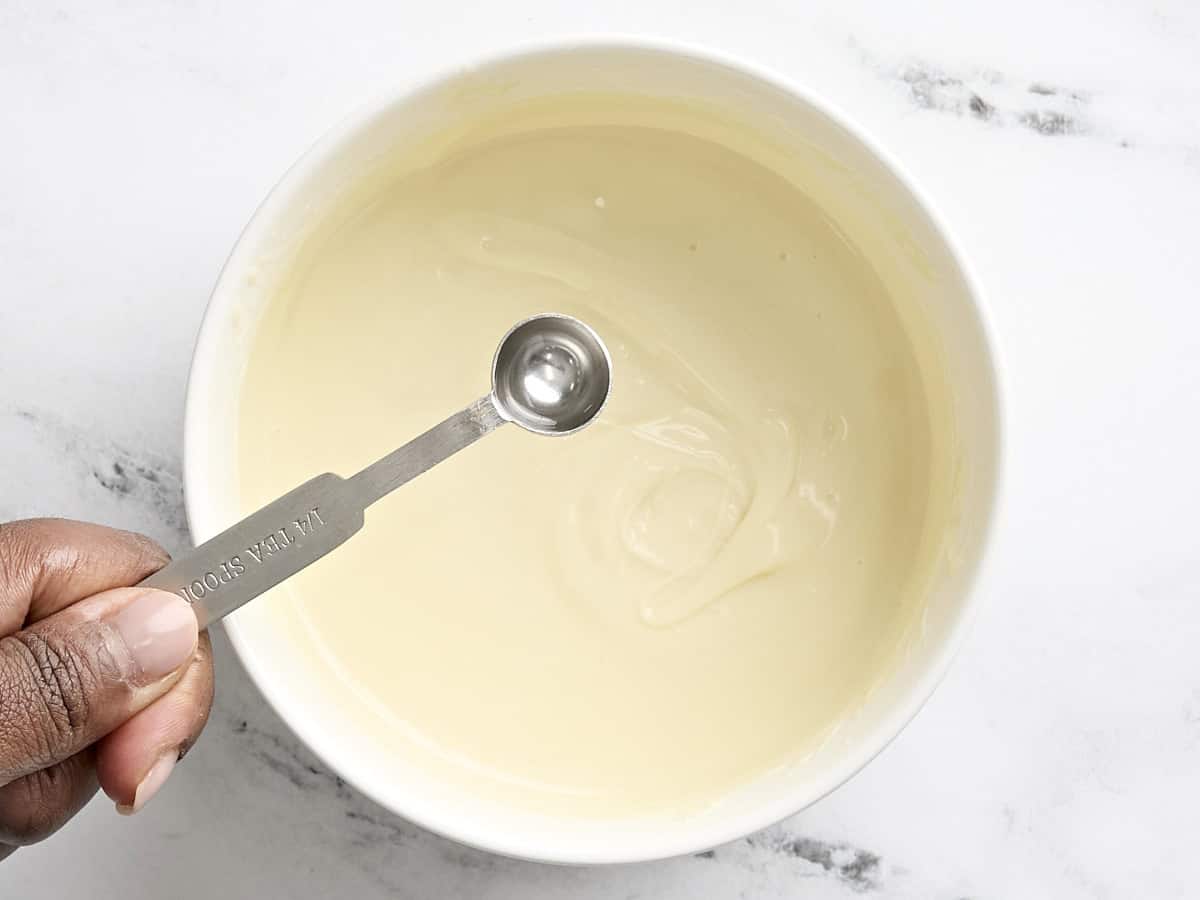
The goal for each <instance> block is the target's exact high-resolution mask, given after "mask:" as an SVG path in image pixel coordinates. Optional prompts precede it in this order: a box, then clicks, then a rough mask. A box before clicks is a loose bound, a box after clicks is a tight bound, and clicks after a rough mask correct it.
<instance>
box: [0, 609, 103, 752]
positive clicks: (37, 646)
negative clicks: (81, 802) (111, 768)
mask: <svg viewBox="0 0 1200 900" xmlns="http://www.w3.org/2000/svg"><path fill="white" fill-rule="evenodd" d="M0 650H2V651H3V652H2V653H0V671H3V673H4V674H3V676H0V677H2V678H3V681H2V682H0V706H2V711H3V720H4V721H5V722H6V723H9V722H15V723H18V724H17V725H16V727H17V728H18V729H21V730H22V731H23V733H24V741H25V744H26V755H27V756H28V758H29V762H30V763H31V764H35V765H36V764H37V763H39V762H41V763H46V762H49V761H50V760H51V759H53V758H54V757H55V756H56V755H58V754H57V751H59V748H62V747H64V746H72V745H73V743H74V742H75V741H76V740H77V739H78V737H79V735H81V734H82V733H84V732H86V730H87V727H88V723H89V720H90V718H91V713H92V709H91V701H90V697H91V695H92V693H93V690H94V688H95V685H96V683H97V680H98V678H97V673H96V672H95V671H94V670H93V668H92V667H91V666H90V665H89V664H88V662H87V661H86V660H85V659H84V658H83V657H82V656H81V655H80V654H79V652H78V651H77V650H76V649H75V648H73V647H71V646H69V645H68V644H65V643H63V642H61V641H60V640H58V639H56V638H54V637H52V636H50V637H48V636H46V635H43V634H41V633H39V632H36V631H23V632H18V633H17V634H14V635H11V636H9V637H7V638H4V639H3V640H0Z"/></svg>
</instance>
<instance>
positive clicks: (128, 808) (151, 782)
mask: <svg viewBox="0 0 1200 900" xmlns="http://www.w3.org/2000/svg"><path fill="white" fill-rule="evenodd" d="M181 602H182V601H181ZM178 761H179V753H178V752H177V751H175V750H171V751H170V752H168V753H164V754H163V755H162V756H160V757H159V758H158V762H156V763H155V764H154V765H153V766H151V767H150V771H149V772H147V773H146V777H145V778H143V779H142V781H141V784H139V785H138V786H137V790H136V791H134V793H133V802H132V803H118V804H117V812H119V813H120V814H121V815H123V816H132V815H133V814H134V813H135V812H138V811H140V810H141V808H142V807H143V806H145V805H146V804H147V803H149V802H150V798H151V797H153V796H154V795H155V794H157V793H158V789H159V788H160V787H162V786H163V783H164V782H165V781H166V780H167V776H168V775H170V774H171V770H172V769H174V768H175V763H177V762H178Z"/></svg>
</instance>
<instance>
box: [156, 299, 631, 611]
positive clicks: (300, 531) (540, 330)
mask: <svg viewBox="0 0 1200 900" xmlns="http://www.w3.org/2000/svg"><path fill="white" fill-rule="evenodd" d="M611 369H612V360H611V358H610V357H609V355H608V349H607V348H606V347H605V346H604V342H603V341H601V340H600V337H599V336H598V335H597V334H596V333H595V332H594V331H592V329H591V328H589V327H588V326H587V325H585V324H583V323H582V322H580V321H579V320H578V319H573V318H571V317H570V316H562V315H557V314H554V313H547V314H544V315H540V316H534V317H533V318H530V319H526V320H525V321H523V322H519V323H517V324H516V325H515V326H513V328H512V329H511V330H510V331H509V332H508V334H506V335H505V336H504V338H503V340H501V341H500V346H499V348H498V349H497V350H496V355H495V357H494V358H493V360H492V391H491V393H490V394H488V395H487V396H486V397H483V398H481V399H479V400H476V401H475V402H474V403H472V404H471V405H470V406H468V407H467V408H466V409H464V410H462V411H461V412H458V413H455V414H454V415H452V416H451V417H450V418H448V419H446V421H444V422H442V423H441V424H440V425H435V426H434V427H433V428H431V429H429V430H428V431H427V432H425V433H424V434H423V435H421V436H420V437H418V438H414V439H413V440H411V441H409V442H408V443H407V444H405V445H404V446H403V447H400V448H399V449H397V450H393V451H392V452H391V453H389V454H388V455H387V456H385V457H383V459H380V460H379V461H377V462H375V463H372V464H371V465H369V466H367V467H366V468H365V469H363V470H362V471H361V472H359V473H358V474H357V475H355V476H353V477H351V478H342V477H340V476H338V475H334V474H333V473H331V472H326V473H325V474H324V475H318V476H317V477H316V478H313V479H312V480H310V481H306V482H305V483H304V484H302V485H300V487H298V488H296V489H295V490H292V491H289V492H288V493H286V494H284V495H283V496H282V497H280V498H279V499H278V500H275V501H273V502H271V503H269V504H267V505H266V506H264V507H263V508H262V509H260V510H259V511H258V512H256V513H253V514H251V515H250V516H247V517H246V518H245V519H242V521H240V522H238V523H237V524H236V525H234V526H233V527H231V528H229V529H228V530H226V531H223V532H221V533H220V534H218V535H217V536H216V537H214V538H213V539H212V540H209V541H205V542H204V543H203V544H201V545H200V546H199V547H197V548H196V549H194V550H192V551H191V552H190V553H187V554H185V555H184V556H181V557H179V558H178V559H175V560H172V561H171V562H170V563H169V564H168V565H167V566H166V567H164V568H162V569H160V570H159V571H157V572H155V573H154V574H153V575H151V576H150V577H149V578H147V579H146V580H145V581H143V582H141V585H143V586H145V587H154V588H160V589H162V590H167V591H174V592H175V593H176V594H179V595H180V596H181V597H183V598H184V599H185V600H187V601H188V602H189V603H191V604H192V607H193V608H194V609H195V611H196V617H197V618H198V619H199V621H200V627H201V628H204V627H206V626H208V625H210V624H212V623H213V622H215V621H217V620H218V619H221V618H223V617H224V616H226V615H228V614H229V613H231V612H233V611H234V610H235V609H237V608H238V607H239V606H241V605H242V604H243V603H246V602H248V601H250V600H252V599H254V598H255V597H257V596H258V595H259V594H261V593H262V592H263V591H265V590H267V589H268V588H272V587H274V586H275V585H277V584H279V582H281V581H283V580H284V579H285V578H288V577H289V576H291V575H294V574H295V573H296V572H299V571H300V570H301V569H303V568H304V567H305V566H307V565H308V564H309V563H311V562H314V561H315V560H317V559H320V558H321V557H322V556H324V555H325V554H326V553H328V552H329V551H330V550H332V549H333V548H334V547H337V546H338V545H339V544H341V543H342V542H344V541H345V540H346V539H347V538H349V537H350V536H351V535H352V534H354V533H355V532H356V531H358V530H359V529H360V528H362V526H363V511H364V510H365V509H366V508H367V507H368V506H370V505H371V504H372V503H374V502H375V501H376V500H378V499H379V498H380V497H383V496H385V495H386V494H389V493H391V492H392V491H394V490H395V489H396V488H398V487H400V485H402V484H404V483H405V482H407V481H410V480H412V479H413V478H416V477H417V476H418V475H420V474H421V473H422V472H424V471H426V470H427V469H430V468H432V467H433V466H435V465H437V464H438V463H440V462H441V461H442V460H444V459H446V458H447V457H449V456H451V455H453V454H455V453H457V452H458V451H459V450H462V449H463V448H464V447H466V446H468V445H470V444H473V443H475V441H477V440H479V439H480V438H481V437H483V436H484V435H485V434H487V433H488V432H490V431H494V430H495V429H497V428H499V427H500V426H501V425H503V424H504V423H505V422H514V423H516V424H517V425H520V426H521V427H522V428H524V429H526V430H527V431H532V432H535V433H536V434H571V433H572V432H576V431H578V430H579V429H581V428H583V427H584V426H585V425H587V424H588V423H589V422H591V421H592V419H594V418H595V417H596V414H597V413H598V412H600V409H601V408H602V407H603V406H604V402H605V401H606V400H607V399H608V391H609V385H610V371H611ZM435 374H436V373H435Z"/></svg>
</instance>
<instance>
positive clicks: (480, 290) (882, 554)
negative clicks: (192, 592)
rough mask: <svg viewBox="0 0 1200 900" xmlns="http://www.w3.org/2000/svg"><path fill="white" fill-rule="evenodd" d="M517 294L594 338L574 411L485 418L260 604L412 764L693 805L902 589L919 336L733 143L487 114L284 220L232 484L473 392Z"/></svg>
mask: <svg viewBox="0 0 1200 900" xmlns="http://www.w3.org/2000/svg"><path fill="white" fill-rule="evenodd" d="M542 311H559V312H565V313H569V314H572V315H576V316H578V317H580V318H581V319H583V320H584V321H586V322H588V323H589V324H591V325H592V326H593V327H595V328H596V329H597V330H598V331H599V332H600V334H601V335H602V336H603V337H604V339H605V340H606V342H607V343H608V345H609V348H610V350H611V352H612V354H613V361H614V369H613V378H614V380H613V394H612V398H611V401H610V405H609V407H608V408H607V409H606V410H605V412H604V414H603V415H602V416H601V418H600V419H599V420H598V421H597V422H596V423H595V424H594V425H592V426H591V427H590V428H589V429H588V430H586V431H584V432H582V433H580V434H579V435H576V436H572V437H569V438H544V437H537V436H533V435H530V434H526V433H523V432H520V431H518V430H517V429H516V428H514V427H507V428H505V429H502V430H501V431H500V432H498V433H497V434H496V435H494V436H490V437H488V438H487V439H486V440H485V441H484V442H482V443H481V444H479V445H478V446H477V447H473V448H471V449H469V450H467V451H465V452H464V453H463V454H461V455H459V456H456V457H454V458H453V459H452V460H450V461H449V462H447V463H445V464H443V465H442V466H439V467H438V468H436V469H434V470H433V471H431V472H430V473H428V474H427V475H425V476H422V477H421V478H420V479H418V480H417V481H415V482H413V483H411V484H409V485H407V486H405V487H404V488H402V489H401V490H400V491H399V492H397V493H396V494H394V495H392V496H391V497H389V498H387V499H385V500H383V501H382V502H380V503H379V504H377V505H376V506H375V507H373V508H372V509H371V510H369V511H368V515H367V524H366V528H365V529H364V531H363V532H362V533H361V534H360V535H358V536H356V537H355V538H354V539H353V540H352V541H351V542H350V543H349V544H347V545H346V546H345V547H343V548H342V549H340V550H338V551H337V552H336V553H334V554H332V555H331V556H330V557H328V558H327V559H325V560H323V561H322V562H321V563H319V564H318V565H315V566H313V567H312V568H310V569H309V570H306V571H305V572H304V573H302V574H301V575H300V576H298V577H297V578H296V579H294V580H293V582H291V583H289V584H288V585H286V586H285V587H284V588H283V589H282V590H280V591H277V592H275V593H274V594H273V595H272V596H271V597H270V598H269V599H267V600H264V601H262V602H264V603H268V604H273V605H274V607H273V609H274V612H273V615H276V616H277V617H278V621H279V628H280V630H281V631H284V632H285V633H288V634H290V635H291V638H292V639H293V640H294V641H296V642H298V643H299V644H301V645H302V646H307V647H310V648H311V654H312V666H313V667H314V668H315V669H318V670H320V669H323V670H324V671H325V672H327V677H328V678H329V679H338V680H340V681H341V683H342V684H343V685H344V704H345V708H346V709H347V710H348V711H349V714H351V715H353V716H355V717H356V722H358V723H359V724H358V726H356V727H361V729H362V730H364V731H366V732H368V733H370V734H372V735H374V736H375V739H376V740H377V742H378V743H379V744H380V745H381V746H384V747H386V748H387V749H388V751H389V752H392V753H394V754H396V757H397V758H398V759H403V760H405V761H406V762H409V763H415V764H417V765H418V766H420V767H421V768H423V769H424V770H426V771H428V772H429V773H431V775H432V777H435V778H440V779H443V780H444V781H445V782H446V783H447V784H453V785H458V786H459V787H461V788H462V789H463V790H468V791H471V792H474V793H476V794H480V793H487V794H490V795H494V796H496V797H497V798H499V799H500V800H502V801H503V802H505V803H510V804H514V805H517V806H520V807H522V808H526V809H532V810H547V811H553V812H562V811H563V810H567V811H569V812H572V813H576V814H579V815H610V814H627V813H630V812H639V811H659V812H661V811H663V810H667V809H677V810H686V809H689V808H695V807H697V806H698V805H703V804H706V803H710V802H712V801H714V800H716V799H717V798H719V797H720V796H721V795H722V794H723V793H725V792H726V791H728V790H730V789H732V788H733V787H735V786H737V785H738V784H740V783H742V782H744V781H745V780H747V779H749V778H752V777H753V776H755V775H757V774H760V773H762V772H763V771H765V770H766V769H768V768H770V767H774V766H778V765H783V764H788V763H796V762H797V761H799V760H802V759H803V757H804V756H805V754H807V753H809V752H811V751H812V750H813V748H814V747H815V746H817V744H818V743H819V742H820V741H821V740H823V739H824V737H825V736H827V735H828V734H829V733H830V732H831V731H832V730H834V729H835V728H836V726H837V723H838V722H839V720H840V719H841V718H842V717H843V716H846V715H848V714H851V713H853V711H854V709H855V708H856V706H857V704H858V703H859V702H860V701H861V699H862V697H863V695H864V694H865V693H866V692H867V691H868V690H869V689H870V687H871V686H872V684H874V683H875V682H876V681H877V680H878V679H879V678H880V677H881V676H882V675H883V673H884V672H885V671H886V668H887V666H888V665H890V664H891V661H892V659H893V657H894V654H895V653H896V651H897V649H898V648H899V647H900V646H901V644H902V642H903V636H904V634H905V632H906V630H907V629H908V628H909V626H910V625H911V623H912V622H913V621H914V618H915V617H916V615H917V613H918V610H919V604H918V602H917V600H916V597H917V596H918V594H919V585H920V583H921V581H922V578H923V577H924V574H923V573H924V572H925V570H926V568H927V567H928V565H929V561H928V560H926V559H923V558H922V556H921V552H919V547H920V546H921V536H922V534H923V532H924V531H925V529H926V528H927V527H928V526H927V523H926V521H925V517H926V502H927V498H928V492H929V479H930V472H929V468H930V462H929V461H930V451H929V443H930V433H931V424H930V421H929V414H928V411H927V409H926V404H925V400H924V394H923V390H922V384H921V378H920V366H919V364H918V360H917V359H916V358H915V356H914V352H913V350H912V346H913V344H912V342H910V341H909V340H908V337H907V336H906V334H905V331H904V328H903V327H902V326H901V324H900V322H899V320H898V319H897V316H896V314H895V313H894V311H893V306H892V304H891V302H890V299H889V297H888V295H887V292H886V291H885V289H884V288H883V286H882V285H881V284H880V283H879V282H878V281H877V279H876V278H875V276H874V274H873V273H872V271H871V269H870V267H869V266H868V265H867V264H866V263H865V262H864V260H863V259H862V258H861V257H860V255H859V254H858V253H857V252H856V250H855V248H854V247H853V246H852V245H851V244H850V243H849V242H848V241H847V240H846V239H845V238H844V237H843V236H842V235H841V234H840V233H839V231H838V229H837V228H836V226H835V225H834V224H833V223H832V222H830V221H829V220H828V219H827V218H826V217H825V216H824V215H823V214H822V212H821V211H820V210H819V209H818V208H816V207H815V206H813V205H812V204H811V203H810V202H809V201H808V200H807V199H806V198H805V196H804V195H803V193H801V192H800V191H799V190H798V189H796V188H795V187H793V186H792V185H791V184H789V183H788V182H786V181H784V180H783V179H782V178H780V177H778V176H776V175H774V174H773V173H771V172H769V171H767V170H766V169H764V168H762V167H761V166H759V165H757V164H755V163H753V162H751V161H750V160H749V159H747V158H745V157H742V156H740V155H738V154H736V153H734V152H732V151H730V150H727V149H724V148H721V147H718V146H716V145H714V144H711V143H707V142H705V141H702V140H699V139H696V138H692V137H688V136H685V135H683V134H678V133H672V132H667V131H656V130H651V129H644V128H633V127H616V126H614V127H596V128H584V127H579V128H564V129H544V130H539V131H536V132H533V133H530V134H525V135H517V136H509V137H503V138H496V139H494V140H489V141H483V142H481V143H479V144H477V145H469V146H465V147H460V148H459V149H458V150H457V151H456V152H455V153H453V154H452V155H450V156H449V157H448V158H446V159H445V160H444V161H443V162H441V163H439V164H437V165H435V166H433V167H431V168H427V169H423V170H420V171H417V172H413V173H410V174H408V175H407V176H405V177H403V178H400V179H399V180H396V181H395V182H394V183H391V184H389V185H388V186H387V187H386V189H385V190H382V191H380V192H379V193H378V194H377V196H376V197H375V199H374V202H373V203H371V204H370V206H369V207H368V208H365V209H363V210H362V211H361V212H360V214H358V215H357V216H355V217H354V218H352V219H351V220H350V221H349V222H347V223H345V224H344V225H342V226H341V227H340V228H339V229H337V230H336V231H334V232H332V233H325V234H322V235H320V236H319V237H318V238H316V239H314V240H313V241H312V242H310V245H309V246H308V247H307V249H306V250H305V252H304V254H303V257H302V259H301V261H300V262H299V263H298V265H297V268H296V271H295V273H294V277H293V278H292V279H291V280H290V281H289V283H288V284H287V286H286V287H285V288H284V289H283V290H282V291H281V292H280V295H279V296H278V297H277V298H276V299H275V300H274V302H273V303H272V305H271V307H270V309H269V310H268V312H267V315H266V317H265V319H264V321H263V323H262V325H261V326H260V329H259V332H258V335H257V337H256V343H255V348H254V354H253V358H252V362H251V364H250V367H249V371H248V373H247V376H246V380H245V386H244V391H243V397H242V409H241V424H240V442H241V443H240V448H241V449H240V460H241V478H242V485H243V493H244V498H245V507H246V510H247V511H249V510H250V509H251V508H253V507H255V506H257V505H259V504H261V503H262V502H265V501H266V500H268V499H270V498H271V497H274V496H276V495H278V494H279V493H281V492H282V491H283V490H285V489H287V488H289V487H292V486H293V485H294V484H296V483H298V482H300V481H302V480H303V479H305V478H307V477H310V476H311V475H313V474H316V473H318V472H322V471H336V472H340V473H342V474H344V475H349V474H351V473H353V472H354V471H356V470H358V469H359V468H361V467H362V466H363V465H366V464H367V463H369V462H371V461H373V460H374V459H375V458H377V457H378V456H381V455H382V454H384V453H385V452H387V451H389V450H391V449H392V448H393V447H395V446H397V445H399V444H400V443H403V442H404V441H405V440H407V439H408V438H410V437H412V436H414V435H415V434H417V433H418V432H420V431H422V430H424V429H425V428H426V427H428V426H430V425H432V424H434V423H435V422H437V421H439V420H440V419H441V418H443V417H444V416H446V415H448V414H449V413H451V412H453V411H455V410H456V409H458V408H460V407H462V406H464V405H466V404H467V403H468V402H470V401H471V400H473V399H475V398H476V397H477V396H479V395H481V394H483V393H485V392H486V390H487V372H488V363H489V360H490V356H491V353H492V350H493V348H494V345H495V343H496V341H497V340H498V338H499V337H500V336H501V335H502V334H503V333H504V331H505V330H506V329H507V328H508V326H509V325H511V324H512V323H513V322H514V321H516V320H518V319H520V318H522V317H524V316H526V315H529V314H532V313H535V312H542ZM301 373H302V374H303V376H304V377H303V384H304V389H303V391H293V390H291V384H292V382H293V379H294V378H296V377H297V376H299V375H300V374H301ZM295 623H299V627H295Z"/></svg>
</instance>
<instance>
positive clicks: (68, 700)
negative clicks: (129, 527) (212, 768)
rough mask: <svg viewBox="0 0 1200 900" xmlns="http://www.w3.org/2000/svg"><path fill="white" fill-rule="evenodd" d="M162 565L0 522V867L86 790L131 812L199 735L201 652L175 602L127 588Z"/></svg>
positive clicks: (135, 542)
mask: <svg viewBox="0 0 1200 900" xmlns="http://www.w3.org/2000/svg"><path fill="white" fill-rule="evenodd" d="M168 559H169V557H168V555H167V554H166V552H165V551H164V550H163V549H162V548H161V547H159V546H158V545H157V544H155V543H154V542H153V541H151V540H150V539H149V538H145V537H142V536H141V535H137V534H133V533H131V532H128V531H117V530H115V529H111V528H104V527H102V526H100V525H90V524H87V523H85V522H73V521H69V520H66V519H31V520H27V521H23V522H11V523H8V524H0V859H3V858H4V857H6V856H8V855H9V854H10V853H12V852H13V850H15V849H16V848H17V847H19V846H22V845H25V844H31V843H34V842H35V841H39V840H41V839H42V838H44V837H47V836H48V835H50V834H52V833H53V832H54V831H56V830H57V829H58V828H59V827H61V826H62V825H63V824H64V823H66V821H67V820H68V819H70V818H71V817H72V816H73V815H74V814H75V813H77V812H78V811H79V810H80V809H81V808H82V807H83V805H84V804H85V803H86V802H87V801H88V800H89V799H90V798H91V796H92V795H93V794H94V793H95V792H96V787H97V784H99V786H100V787H102V788H103V789H104V792H105V793H106V794H108V796H109V797H111V798H112V799H113V801H115V803H116V805H117V810H118V811H119V812H122V813H133V812H137V811H138V810H139V809H141V808H142V806H144V805H145V804H146V802H147V801H148V800H149V799H150V798H151V797H152V796H153V795H154V793H155V792H156V791H157V790H158V789H159V788H160V787H161V786H162V784H163V782H164V781H165V780H166V778H167V776H168V775H169V774H170V773H171V769H172V768H173V767H174V765H175V762H176V761H177V760H178V759H180V758H181V757H182V756H183V754H184V753H185V752H186V751H187V749H188V748H189V747H190V746H191V745H192V743H193V742H194V741H195V740H196V738H197V737H198V736H199V734H200V731H201V729H202V728H203V727H204V723H205V722H206V721H207V719H208V711H209V706H210V705H211V703H212V693H213V672H212V650H211V647H210V645H209V642H208V634H207V633H205V634H200V635H197V624H196V617H195V615H194V614H193V612H192V609H191V607H190V606H189V605H188V603H187V602H186V601H185V600H183V599H182V598H181V597H178V596H176V595H175V594H171V593H167V592H165V591H152V590H146V589H140V588H132V587H128V585H131V584H136V583H137V582H139V581H141V580H142V579H143V578H145V577H146V576H147V575H149V574H151V573H152V572H155V571H157V570H158V569H160V568H162V566H164V565H165V564H166V563H167V561H168Z"/></svg>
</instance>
